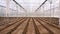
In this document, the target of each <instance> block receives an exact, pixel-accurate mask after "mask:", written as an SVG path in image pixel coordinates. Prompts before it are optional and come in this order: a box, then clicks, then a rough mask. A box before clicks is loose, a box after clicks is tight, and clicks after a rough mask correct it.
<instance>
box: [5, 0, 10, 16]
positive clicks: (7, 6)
mask: <svg viewBox="0 0 60 34" xmlns="http://www.w3.org/2000/svg"><path fill="white" fill-rule="evenodd" d="M9 3H10V0H6V17H7V16H9Z"/></svg>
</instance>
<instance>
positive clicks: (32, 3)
mask: <svg viewBox="0 0 60 34" xmlns="http://www.w3.org/2000/svg"><path fill="white" fill-rule="evenodd" d="M15 1H16V2H18V3H19V4H20V5H21V6H22V7H23V8H24V9H25V10H27V11H29V12H34V11H35V10H37V9H39V8H41V7H43V6H44V10H48V9H50V0H47V1H46V0H15ZM44 1H46V2H45V3H44V4H43V2H44ZM0 2H2V3H3V4H1V3H0V5H4V6H6V3H5V0H0ZM13 3H14V2H13V1H12V0H11V2H10V8H12V9H14V8H15V7H14V6H15V5H14V4H13ZM42 4H43V5H42ZM56 4H59V0H52V4H51V6H52V8H54V7H57V6H58V5H56ZM40 6H41V7H40ZM53 6H54V7H53Z"/></svg>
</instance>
